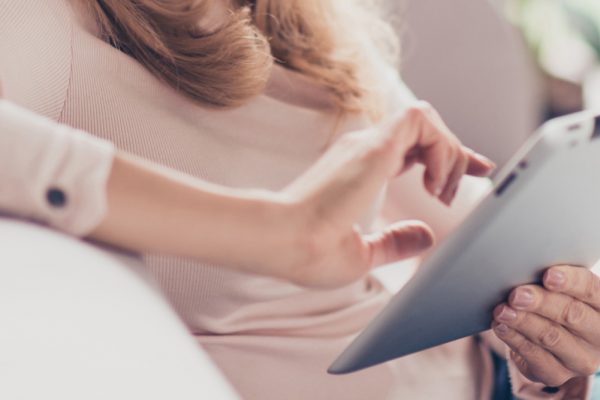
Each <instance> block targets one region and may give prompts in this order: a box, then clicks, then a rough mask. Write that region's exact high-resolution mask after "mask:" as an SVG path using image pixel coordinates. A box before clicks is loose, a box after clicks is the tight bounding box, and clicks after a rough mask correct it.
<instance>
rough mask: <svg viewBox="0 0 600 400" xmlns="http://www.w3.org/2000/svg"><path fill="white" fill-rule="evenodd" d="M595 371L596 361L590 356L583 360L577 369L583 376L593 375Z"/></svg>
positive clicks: (596, 369)
mask: <svg viewBox="0 0 600 400" xmlns="http://www.w3.org/2000/svg"><path fill="white" fill-rule="evenodd" d="M597 371H598V362H597V361H596V360H593V359H590V358H588V359H585V360H583V361H582V364H581V366H580V368H578V369H577V372H579V373H580V374H581V375H584V376H590V375H594V374H595V373H596V372H597Z"/></svg>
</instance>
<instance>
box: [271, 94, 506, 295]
mask: <svg viewBox="0 0 600 400" xmlns="http://www.w3.org/2000/svg"><path fill="white" fill-rule="evenodd" d="M415 162H420V163H422V164H424V166H425V175H424V185H425V187H426V188H427V190H428V191H429V192H430V193H431V194H432V195H433V196H436V197H438V198H439V199H440V200H441V201H443V202H444V203H446V204H450V203H451V201H452V199H453V198H454V196H455V194H456V191H457V188H458V185H459V182H460V179H461V177H462V176H463V175H464V174H465V173H466V174H470V175H476V176H487V175H488V174H489V173H490V172H491V171H492V170H493V168H494V164H493V163H492V162H491V161H489V160H488V159H486V158H485V157H483V156H480V155H478V154H476V153H475V152H473V151H472V150H470V149H468V148H466V147H464V146H462V145H461V143H460V142H459V140H458V139H457V138H456V137H455V136H454V135H453V134H452V133H451V132H450V130H449V129H448V128H447V127H446V125H445V124H444V123H443V122H442V120H441V118H440V116H439V115H438V113H437V112H436V111H435V110H434V109H433V108H432V107H431V106H429V105H428V104H427V103H423V102H419V103H417V104H415V105H414V106H412V107H409V108H408V109H407V110H405V111H403V112H402V113H400V114H399V115H397V116H395V117H394V118H391V119H389V120H387V121H385V122H384V123H383V124H381V125H380V126H378V127H376V128H373V129H368V130H365V131H359V132H353V133H349V134H346V135H344V136H343V137H342V138H340V139H339V140H338V141H337V142H336V143H335V144H334V145H333V146H332V147H331V148H330V149H329V150H328V151H327V152H326V153H325V155H324V156H323V157H321V158H320V159H319V160H318V161H317V163H316V164H315V165H314V166H313V167H312V168H310V169H309V170H308V171H307V172H306V173H305V174H303V175H302V176H301V177H300V178H299V179H297V180H296V181H295V182H293V183H292V184H291V185H290V186H289V187H288V188H286V189H285V190H284V192H283V195H284V196H286V197H287V198H288V199H290V200H291V203H293V204H295V205H296V207H295V210H296V223H295V226H296V227H297V228H296V229H297V230H298V231H299V232H305V233H306V234H305V235H302V234H301V235H300V237H304V239H305V240H304V242H301V243H299V244H298V245H299V248H300V249H303V251H301V252H298V255H300V258H298V259H296V260H295V262H293V263H291V264H289V266H288V268H287V269H285V270H283V271H281V273H282V274H283V277H285V278H287V279H290V280H291V281H293V282H295V283H298V284H301V285H306V286H316V287H335V286H341V285H345V284H349V283H351V282H353V281H356V280H358V279H360V278H361V277H362V276H364V275H365V274H366V273H367V272H368V271H369V270H370V269H372V268H373V267H375V266H379V265H382V264H386V263H390V262H394V261H397V260H399V259H404V258H408V257H411V256H415V255H417V254H419V253H420V252H422V251H423V250H425V249H427V248H428V247H430V246H431V244H432V243H433V236H432V233H431V230H430V229H429V228H428V227H427V226H426V225H425V224H423V223H421V222H414V221H413V222H402V223H398V224H394V225H391V226H389V227H387V229H385V230H384V231H382V232H378V233H375V234H370V235H366V236H365V235H363V234H362V233H361V232H360V230H359V229H358V228H357V227H356V225H355V223H356V222H357V221H359V220H360V219H361V217H363V216H364V215H365V214H366V212H367V211H368V209H369V208H370V207H371V206H372V204H373V203H374V202H375V200H376V199H377V197H378V195H379V194H380V193H381V191H382V190H383V188H384V187H385V185H386V183H387V181H388V180H390V179H392V178H394V177H395V176H397V175H398V174H400V173H402V172H403V171H405V170H406V169H408V168H409V167H410V166H411V165H412V164H414V163H415Z"/></svg>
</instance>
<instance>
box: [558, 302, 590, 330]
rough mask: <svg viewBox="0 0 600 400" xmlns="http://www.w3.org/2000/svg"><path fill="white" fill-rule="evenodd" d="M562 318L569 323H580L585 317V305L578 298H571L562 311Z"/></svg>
mask: <svg viewBox="0 0 600 400" xmlns="http://www.w3.org/2000/svg"><path fill="white" fill-rule="evenodd" d="M563 314H564V315H563V319H564V320H565V322H566V323H567V324H569V325H578V324H581V323H582V322H583V320H584V318H585V307H584V304H583V303H582V302H580V301H578V300H575V299H572V300H569V302H568V303H567V305H566V307H565V309H564V312H563Z"/></svg>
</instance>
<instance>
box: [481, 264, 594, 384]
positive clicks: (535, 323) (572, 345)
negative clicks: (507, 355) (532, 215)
mask: <svg viewBox="0 0 600 400" xmlns="http://www.w3.org/2000/svg"><path fill="white" fill-rule="evenodd" d="M492 328H493V329H494V332H495V333H496V335H497V336H498V337H499V338H500V339H501V340H502V341H504V342H505V343H506V344H507V345H508V346H509V348H510V349H511V357H512V359H513V360H514V362H515V364H516V365H517V368H518V369H519V370H520V371H521V373H523V375H525V376H526V377H527V378H529V379H531V380H532V381H536V382H542V383H544V384H546V385H548V386H561V385H563V384H564V383H566V382H567V381H569V380H570V379H572V378H576V377H584V376H589V375H593V374H594V373H595V372H596V371H597V369H598V367H599V366H600V278H598V277H597V276H596V275H595V274H594V273H592V272H591V271H589V270H587V269H584V268H581V267H573V266H555V267H552V268H550V269H548V270H547V271H546V272H545V274H544V277H543V287H541V286H538V285H525V286H520V287H518V288H516V289H514V290H513V291H512V292H511V294H510V296H509V300H508V304H500V305H499V306H498V307H496V309H495V310H494V322H493V323H492Z"/></svg>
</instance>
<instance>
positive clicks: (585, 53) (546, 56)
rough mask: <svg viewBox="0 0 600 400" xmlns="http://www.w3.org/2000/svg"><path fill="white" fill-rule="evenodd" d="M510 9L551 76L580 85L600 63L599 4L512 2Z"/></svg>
mask: <svg viewBox="0 0 600 400" xmlns="http://www.w3.org/2000/svg"><path fill="white" fill-rule="evenodd" d="M507 5H508V15H509V18H510V19H511V20H512V21H513V22H514V23H515V24H516V25H517V26H519V27H520V28H521V30H522V31H523V34H524V36H525V38H526V40H527V42H528V43H529V45H530V46H531V48H532V49H533V50H534V52H535V54H536V55H537V58H538V61H539V62H540V65H541V66H542V67H543V68H544V69H545V70H546V71H547V72H549V73H550V74H552V75H554V76H557V77H559V78H563V79H567V80H569V81H573V82H580V81H581V80H582V79H583V77H584V75H585V74H586V72H587V71H588V70H589V69H590V68H591V67H592V66H593V65H595V64H598V63H600V1H599V0H509V1H508V3H507Z"/></svg>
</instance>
